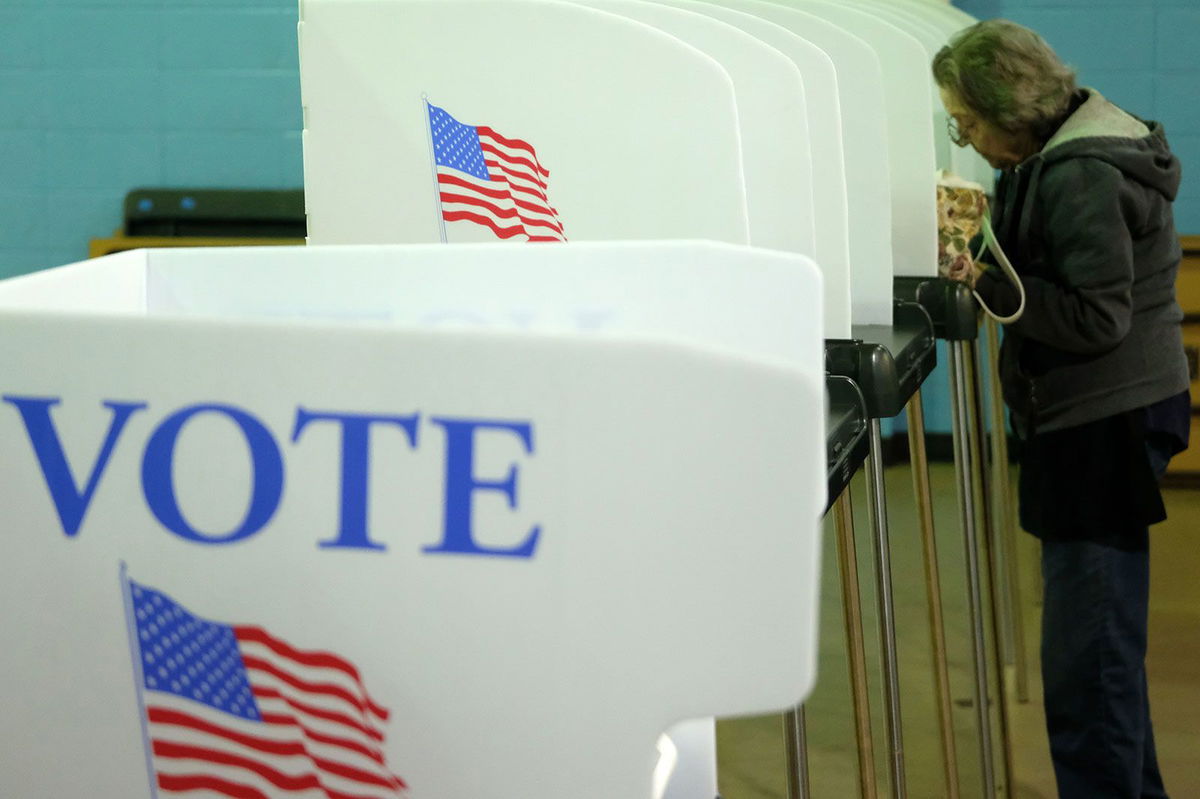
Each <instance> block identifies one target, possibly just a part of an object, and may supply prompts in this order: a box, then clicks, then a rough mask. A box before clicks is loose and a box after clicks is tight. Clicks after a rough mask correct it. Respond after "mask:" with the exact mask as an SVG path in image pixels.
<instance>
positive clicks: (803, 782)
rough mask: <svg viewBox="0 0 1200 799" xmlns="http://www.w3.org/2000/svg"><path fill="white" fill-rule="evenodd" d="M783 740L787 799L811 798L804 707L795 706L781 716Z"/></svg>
mask: <svg viewBox="0 0 1200 799" xmlns="http://www.w3.org/2000/svg"><path fill="white" fill-rule="evenodd" d="M783 739H784V741H785V746H786V748H787V777H788V781H787V782H788V786H787V795H788V799H809V797H811V796H812V792H811V789H810V788H809V779H808V731H807V730H806V728H805V723H804V705H796V707H794V708H792V709H791V710H789V711H788V712H786V713H784V714H783Z"/></svg>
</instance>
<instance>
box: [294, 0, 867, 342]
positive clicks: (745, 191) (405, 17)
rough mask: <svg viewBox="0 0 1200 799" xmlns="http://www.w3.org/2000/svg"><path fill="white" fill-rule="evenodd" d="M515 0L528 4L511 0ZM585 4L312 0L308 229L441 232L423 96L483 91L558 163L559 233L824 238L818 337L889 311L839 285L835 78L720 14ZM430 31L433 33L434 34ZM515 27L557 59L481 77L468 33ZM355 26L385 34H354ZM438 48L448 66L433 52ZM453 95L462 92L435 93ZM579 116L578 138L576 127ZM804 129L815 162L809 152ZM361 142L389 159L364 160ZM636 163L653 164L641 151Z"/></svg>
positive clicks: (785, 242) (464, 229)
mask: <svg viewBox="0 0 1200 799" xmlns="http://www.w3.org/2000/svg"><path fill="white" fill-rule="evenodd" d="M509 5H512V6H513V7H514V8H515V9H517V10H519V11H520V12H521V13H516V12H514V13H508V11H507V10H506V9H508V7H509ZM595 5H596V7H595V8H592V7H586V6H584V5H583V4H575V3H553V2H536V1H534V0H526V1H525V2H520V1H519V0H499V1H497V0H492V2H484V3H482V4H481V3H478V2H469V1H468V0H446V1H439V2H432V3H431V2H404V1H403V0H397V1H396V2H390V3H362V2H351V1H350V0H327V1H325V2H322V0H307V2H306V3H305V4H304V6H303V8H302V13H303V18H302V21H301V26H300V45H301V78H302V94H303V99H304V103H305V107H306V109H307V113H306V131H305V173H306V175H305V180H306V196H307V197H308V206H309V207H308V211H309V220H310V243H317V244H339V243H372V242H422V241H438V240H439V238H440V237H441V236H442V229H441V226H440V225H439V205H438V197H439V195H438V188H437V186H438V184H437V183H435V181H437V180H441V179H445V178H440V177H439V176H437V175H434V174H431V173H433V172H434V171H435V170H432V169H431V161H436V158H434V157H432V154H431V152H430V149H431V142H430V136H429V125H428V122H427V121H426V119H425V116H424V111H423V101H422V96H425V97H427V98H428V100H429V102H431V103H433V104H435V105H437V103H439V102H441V103H442V105H440V106H437V107H439V108H445V110H447V111H452V106H453V109H457V108H458V107H459V106H462V107H464V108H474V107H476V106H478V107H480V108H482V109H484V112H481V113H479V114H475V113H472V114H470V115H468V114H467V112H466V111H462V112H459V113H458V116H456V117H455V119H456V120H457V121H458V122H462V123H464V124H466V125H469V126H472V127H481V126H484V123H486V127H488V128H489V129H491V128H494V129H496V130H498V131H500V132H501V133H503V134H504V135H505V136H506V137H517V136H520V137H522V138H523V140H524V141H527V142H528V143H529V144H530V145H531V146H532V147H534V148H535V149H536V152H537V158H538V160H539V163H540V164H541V165H542V166H543V167H544V169H545V171H546V172H548V173H549V175H548V177H547V178H546V180H545V181H544V182H545V183H546V187H545V188H546V191H545V195H546V197H547V200H548V203H549V204H550V205H551V206H552V207H553V208H555V209H556V211H557V218H558V220H560V221H561V226H562V228H563V229H564V231H565V234H566V238H567V239H568V240H569V241H586V240H613V239H622V240H628V239H662V238H672V237H687V238H706V239H713V240H721V241H728V242H732V243H747V242H749V243H753V244H759V243H761V244H763V245H764V246H771V247H777V248H781V249H789V250H791V249H792V248H797V249H796V250H795V251H799V252H803V253H804V254H815V255H816V257H817V261H818V264H819V265H820V266H821V268H822V270H823V271H824V273H825V275H826V280H825V289H824V290H825V296H826V304H825V308H826V335H828V336H830V337H842V338H844V337H846V336H848V335H849V329H850V317H851V315H853V316H854V318H855V319H859V318H860V317H862V318H866V319H868V321H870V320H874V321H885V320H886V319H889V318H890V309H889V308H882V302H881V301H879V300H878V299H872V298H871V297H870V296H865V297H864V296H861V295H852V293H851V290H850V284H849V278H848V276H849V260H848V244H847V238H846V236H845V233H844V231H845V227H846V221H845V209H844V200H842V199H841V198H842V197H843V196H844V194H845V177H844V175H843V174H842V171H841V142H840V121H839V120H840V117H839V116H838V111H837V108H836V106H835V105H832V103H831V102H829V98H828V95H829V94H830V93H831V92H830V87H829V86H828V85H827V84H825V83H820V84H816V85H810V83H809V79H808V77H806V74H807V73H806V67H805V65H797V67H796V69H791V68H789V67H788V65H787V64H785V63H784V62H783V61H782V60H781V59H780V57H779V54H778V53H776V52H774V50H776V49H777V48H774V47H772V43H770V42H762V41H760V40H756V39H755V38H754V37H752V36H751V35H739V29H737V28H734V29H730V27H729V26H724V27H722V26H718V25H716V24H705V23H706V21H707V22H710V23H712V19H711V17H701V16H696V15H694V14H693V15H691V16H689V15H685V14H671V13H670V12H671V10H672V9H670V8H668V7H665V6H661V7H660V6H657V5H653V4H641V5H642V7H641V8H636V9H634V6H633V4H632V3H624V4H621V8H623V9H626V10H628V9H634V10H631V11H629V13H630V14H631V15H632V16H624V15H621V14H618V13H615V12H616V11H617V10H618V8H617V5H616V4H613V3H604V4H601V3H596V4H595ZM694 5H703V4H698V3H697V4H694ZM685 10H687V9H685ZM492 14H494V15H495V17H494V18H493V17H492V16H489V15H492ZM481 15H482V16H481ZM633 17H636V18H633ZM464 20H465V21H464ZM546 26H556V27H546ZM430 28H433V29H435V30H437V31H439V32H444V34H439V35H433V36H431V35H428V34H427V31H428V30H429V29H430ZM509 30H512V31H513V36H517V37H519V38H521V39H522V40H523V41H525V40H530V39H532V40H533V41H535V42H536V46H533V45H531V47H532V50H533V51H534V52H533V54H531V55H529V58H531V59H537V60H539V63H541V64H555V65H558V66H557V68H555V69H545V68H541V67H539V68H538V69H536V70H534V69H528V70H527V69H522V72H521V74H522V75H523V76H524V78H523V81H522V85H521V86H520V87H519V90H514V87H513V85H512V83H511V81H507V80H500V79H499V77H497V81H496V82H489V81H481V80H479V79H478V76H479V75H480V74H482V73H488V72H489V71H491V72H494V71H495V69H494V64H495V60H496V59H495V57H494V55H493V54H492V53H491V51H490V50H488V49H487V48H479V47H475V46H474V42H473V40H472V39H471V38H470V36H495V35H500V33H498V32H503V31H509ZM462 31H474V33H471V34H469V35H468V34H463V33H462ZM480 31H482V32H480ZM539 31H544V32H543V33H538V32H539ZM452 32H453V33H452ZM742 33H743V34H745V33H746V32H745V31H742ZM535 34H536V35H535ZM361 36H365V37H367V38H366V40H365V41H368V42H370V41H380V42H381V41H386V42H387V43H388V45H387V46H386V47H384V46H383V45H382V44H381V45H379V46H377V47H371V46H365V47H364V46H360V44H359V42H360V41H362V40H360V38H359V37H361ZM464 37H465V38H464ZM434 53H436V55H435V54H434ZM618 53H619V54H621V55H620V56H619V57H617V56H616V54H618ZM423 54H424V55H423ZM525 55H526V54H525V53H524V52H522V54H521V58H520V59H518V64H517V66H518V67H520V66H521V64H522V63H524V62H523V61H522V60H521V59H523V58H524V57H525ZM785 55H788V57H789V58H791V54H785ZM716 57H720V58H721V59H722V62H721V64H718V62H717V61H716V60H715V58H716ZM812 58H814V59H815V58H825V57H824V56H823V54H814V55H813V56H812ZM439 59H441V60H439ZM792 60H793V63H795V59H794V58H793V59H792ZM443 61H445V62H446V63H449V62H453V63H454V64H455V65H456V67H455V68H454V69H452V70H451V69H443V68H440V67H439V65H440V64H441V63H443ZM825 61H826V63H827V62H828V59H825ZM505 63H506V64H507V63H508V60H507V55H506V58H505ZM597 64H600V65H604V67H603V68H602V69H601V68H597V67H596V65H597ZM610 65H612V68H611V69H610V68H609V67H610ZM827 69H829V71H830V75H831V71H832V70H831V68H829V67H827ZM752 70H753V71H754V75H753V76H751V74H750V72H751V71H752ZM764 70H766V71H764ZM797 70H798V71H799V72H801V77H802V79H803V83H802V84H801V85H799V86H797V76H796V71H797ZM763 75H768V76H770V77H772V78H773V80H769V81H768V80H763V79H762V76H763ZM821 77H823V78H824V77H825V76H824V75H822V76H821ZM828 79H829V80H832V78H831V76H830V77H829V78H828ZM527 84H532V85H527ZM793 88H795V89H799V90H800V91H801V92H803V94H801V95H797V94H795V93H790V92H789V89H793ZM447 96H449V97H453V98H457V99H456V100H455V101H454V102H453V103H452V102H451V101H450V100H444V101H443V100H440V99H436V98H441V97H447ZM735 97H736V99H735ZM801 100H805V101H806V103H805V104H803V105H802V104H801V103H800V101H801ZM772 103H773V104H774V108H772V107H771V105H772ZM456 104H457V105H456ZM814 109H815V110H814ZM635 111H636V113H635ZM817 113H820V115H821V116H820V119H819V123H818V120H817V119H815V118H814V115H815V114H817ZM831 115H832V117H833V118H832V119H830V116H831ZM585 123H586V125H587V126H590V129H589V131H588V137H589V138H581V137H580V136H579V135H578V133H579V128H580V127H581V126H584V125H585ZM501 124H503V125H505V126H506V127H504V128H501ZM830 125H832V126H834V127H833V128H832V129H833V130H834V131H837V133H831V132H830V130H831V128H830ZM364 129H365V132H364ZM746 137H749V138H750V141H751V142H752V143H754V144H755V145H756V147H755V150H754V152H753V153H750V152H749V151H748V148H747V147H746V146H744V143H743V140H744V139H746ZM772 137H774V138H775V140H776V141H783V142H786V143H787V145H788V148H787V151H786V152H785V153H784V154H782V155H774V154H771V153H770V152H766V151H764V150H763V148H762V146H761V144H762V142H763V141H764V140H765V139H768V138H772ZM814 137H816V138H815V139H814V140H813V141H812V142H811V147H812V150H814V151H818V152H820V153H822V157H821V158H820V159H810V157H809V155H808V152H809V144H810V142H809V139H810V138H814ZM831 148H835V152H834V155H833V156H828V155H827V153H829V152H830V150H831ZM369 153H377V154H381V158H383V157H384V156H386V159H385V160H387V159H390V160H389V163H388V164H386V165H385V167H384V168H383V169H377V168H376V169H373V168H372V165H371V163H370V160H371V159H370V157H369V155H368V154H369ZM646 160H649V161H653V164H652V165H651V166H648V167H645V168H642V167H641V166H639V164H640V163H641V162H643V161H646ZM392 161H394V163H392ZM347 163H350V164H351V166H350V168H346V166H345V165H346V164H347ZM401 163H403V165H404V166H403V168H401V166H400V164H401ZM493 163H499V161H496V160H494V161H493ZM806 170H810V171H811V173H812V178H811V184H812V185H811V187H810V186H809V182H808V181H806V180H805V177H804V176H805V171H806ZM493 171H496V168H495V167H493ZM459 177H461V176H455V179H458V178H459ZM748 204H749V209H748V207H747V205H748ZM442 207H443V208H446V209H449V208H451V206H449V205H443V206H442ZM748 210H749V211H752V212H753V213H748ZM809 231H815V232H816V233H817V234H818V235H817V239H816V241H815V243H814V242H811V239H810V238H809V235H810V234H809ZM445 235H446V237H447V238H448V239H449V240H450V241H459V240H463V239H464V238H466V239H470V238H479V237H483V238H488V237H491V238H492V240H495V235H493V233H492V231H491V230H489V229H487V228H486V227H483V226H481V225H478V224H474V223H472V222H470V221H464V220H461V219H458V220H454V221H451V222H447V223H446V224H445ZM799 248H804V249H799ZM810 250H811V253H810V252H809V251H810ZM852 302H854V303H855V307H854V308H853V310H852V309H851V303H852ZM860 306H861V307H860ZM872 309H873V314H872Z"/></svg>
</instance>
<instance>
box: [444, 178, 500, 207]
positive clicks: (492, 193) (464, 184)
mask: <svg viewBox="0 0 1200 799" xmlns="http://www.w3.org/2000/svg"><path fill="white" fill-rule="evenodd" d="M504 182H505V183H508V181H504ZM438 183H440V184H442V185H443V186H457V187H460V188H464V189H469V190H470V191H475V192H479V193H480V194H482V195H484V196H486V197H491V198H493V199H496V200H504V199H507V198H509V197H511V196H512V195H511V194H509V192H508V190H507V189H487V188H484V187H483V186H480V185H479V184H477V183H470V182H468V181H466V180H463V179H462V178H460V177H458V176H457V175H447V174H446V173H445V172H438ZM443 193H444V192H443Z"/></svg>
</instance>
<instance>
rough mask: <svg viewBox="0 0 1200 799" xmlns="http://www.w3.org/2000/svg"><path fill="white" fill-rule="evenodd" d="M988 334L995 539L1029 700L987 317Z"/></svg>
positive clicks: (992, 324) (994, 339) (996, 341)
mask: <svg viewBox="0 0 1200 799" xmlns="http://www.w3.org/2000/svg"><path fill="white" fill-rule="evenodd" d="M984 330H985V333H986V335H987V353H988V389H989V396H990V399H991V420H992V464H993V465H992V475H993V483H994V488H993V496H994V498H995V499H994V508H995V512H994V515H993V518H994V519H995V520H996V525H997V527H996V530H995V541H996V545H997V547H998V554H999V555H1000V560H1001V562H1002V564H1003V567H1004V581H1005V586H1006V587H1007V589H1008V591H1007V594H1008V597H1009V602H1008V607H1009V614H1010V615H1009V618H1010V620H1011V626H1012V645H1013V646H1012V659H1013V666H1014V669H1015V672H1016V678H1017V701H1018V702H1021V703H1022V704H1024V703H1025V702H1028V701H1029V667H1028V663H1029V661H1028V658H1027V657H1026V649H1025V614H1024V612H1023V611H1022V610H1021V592H1020V585H1021V581H1020V572H1019V565H1020V564H1019V563H1018V562H1017V532H1016V525H1015V524H1014V522H1013V516H1012V488H1011V487H1010V485H1009V481H1008V436H1007V435H1006V434H1005V429H1006V428H1005V424H1004V398H1003V396H1002V395H1001V391H1000V370H999V352H1000V326H999V324H998V323H997V322H996V320H994V319H991V318H990V317H989V318H987V319H985V320H984Z"/></svg>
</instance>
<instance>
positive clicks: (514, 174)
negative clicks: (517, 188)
mask: <svg viewBox="0 0 1200 799" xmlns="http://www.w3.org/2000/svg"><path fill="white" fill-rule="evenodd" d="M484 163H485V164H487V165H488V166H489V167H492V168H494V169H499V170H500V171H502V172H503V173H504V174H505V175H507V176H508V177H509V178H519V179H520V180H524V181H525V182H526V184H533V185H535V186H539V187H540V188H541V189H542V191H545V190H546V184H545V183H542V182H541V181H540V180H538V179H537V178H535V177H534V176H533V175H531V174H530V173H528V172H522V171H521V170H519V169H515V168H514V167H510V166H505V165H504V164H502V163H500V162H499V161H493V160H491V159H490V158H489V159H485V160H484ZM510 182H511V181H510ZM538 196H539V197H541V198H542V199H543V200H547V198H546V195H545V194H539V195H538ZM547 202H549V200H547Z"/></svg>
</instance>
